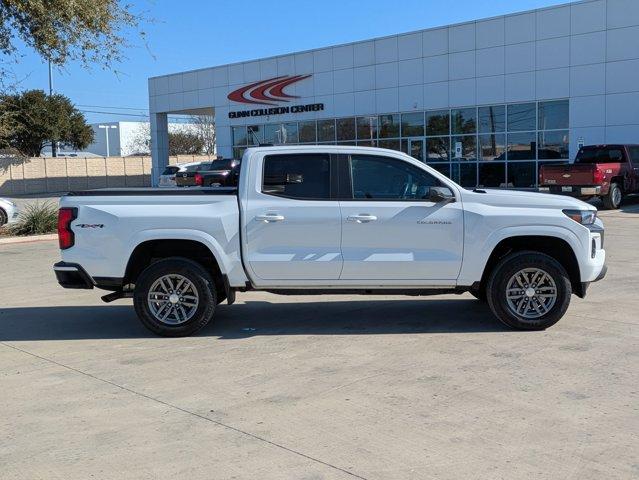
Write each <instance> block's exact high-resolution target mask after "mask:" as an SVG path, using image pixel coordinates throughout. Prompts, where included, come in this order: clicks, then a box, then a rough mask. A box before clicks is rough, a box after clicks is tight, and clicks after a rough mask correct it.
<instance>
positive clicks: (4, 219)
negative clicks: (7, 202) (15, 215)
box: [0, 208, 9, 227]
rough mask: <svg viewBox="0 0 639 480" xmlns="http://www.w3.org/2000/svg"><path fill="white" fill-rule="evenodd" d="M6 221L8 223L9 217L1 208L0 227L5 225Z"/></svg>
mask: <svg viewBox="0 0 639 480" xmlns="http://www.w3.org/2000/svg"><path fill="white" fill-rule="evenodd" d="M8 221H9V216H8V215H7V212H5V211H4V210H3V209H2V208H0V227H1V226H3V225H6V223H7V222H8Z"/></svg>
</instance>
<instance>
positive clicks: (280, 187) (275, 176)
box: [262, 154, 331, 200]
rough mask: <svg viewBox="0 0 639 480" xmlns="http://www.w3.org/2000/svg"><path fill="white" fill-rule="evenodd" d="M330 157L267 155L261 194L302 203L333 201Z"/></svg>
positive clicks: (319, 155) (320, 155)
mask: <svg viewBox="0 0 639 480" xmlns="http://www.w3.org/2000/svg"><path fill="white" fill-rule="evenodd" d="M330 165H331V162H330V157H329V155H327V154H299V155H295V154H292V155H268V156H267V157H265V158H264V172H263V177H262V193H266V194H268V195H277V196H279V197H287V198H295V199H300V200H326V199H329V198H330V196H331V195H330V190H331V185H330V173H331V171H330Z"/></svg>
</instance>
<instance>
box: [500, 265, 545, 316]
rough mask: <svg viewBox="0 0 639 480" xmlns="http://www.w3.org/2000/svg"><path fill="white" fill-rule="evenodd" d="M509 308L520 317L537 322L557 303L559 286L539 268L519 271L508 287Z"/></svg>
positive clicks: (511, 278)
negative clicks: (536, 320)
mask: <svg viewBox="0 0 639 480" xmlns="http://www.w3.org/2000/svg"><path fill="white" fill-rule="evenodd" d="M506 300H507V303H508V308H509V309H510V311H511V312H512V313H514V314H515V315H517V316H518V317H521V318H524V319H527V320H535V319H538V318H540V317H543V316H544V315H546V314H547V313H548V312H549V311H550V310H551V309H552V307H553V306H554V305H555V303H556V301H557V285H556V284H555V281H554V280H553V278H552V277H551V276H550V275H549V274H548V273H547V272H545V271H544V270H541V269H539V268H524V269H523V270H520V271H518V272H517V273H515V274H514V275H513V276H512V277H510V280H508V284H507V287H506Z"/></svg>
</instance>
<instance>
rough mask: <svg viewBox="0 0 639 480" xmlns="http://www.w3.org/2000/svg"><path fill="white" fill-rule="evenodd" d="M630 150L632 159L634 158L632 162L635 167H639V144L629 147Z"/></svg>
mask: <svg viewBox="0 0 639 480" xmlns="http://www.w3.org/2000/svg"><path fill="white" fill-rule="evenodd" d="M628 149H629V150H630V160H632V164H633V165H634V166H635V167H639V146H636V147H629V148H628Z"/></svg>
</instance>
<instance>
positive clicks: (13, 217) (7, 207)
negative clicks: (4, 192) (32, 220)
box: [0, 198, 19, 227]
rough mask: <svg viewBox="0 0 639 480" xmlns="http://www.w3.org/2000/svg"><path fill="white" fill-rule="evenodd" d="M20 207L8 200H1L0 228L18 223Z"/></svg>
mask: <svg viewBox="0 0 639 480" xmlns="http://www.w3.org/2000/svg"><path fill="white" fill-rule="evenodd" d="M18 214H19V212H18V206H17V205H16V204H15V203H13V202H12V201H11V200H9V199H8V198H0V227H2V226H3V225H8V224H10V223H15V222H17V221H18Z"/></svg>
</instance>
